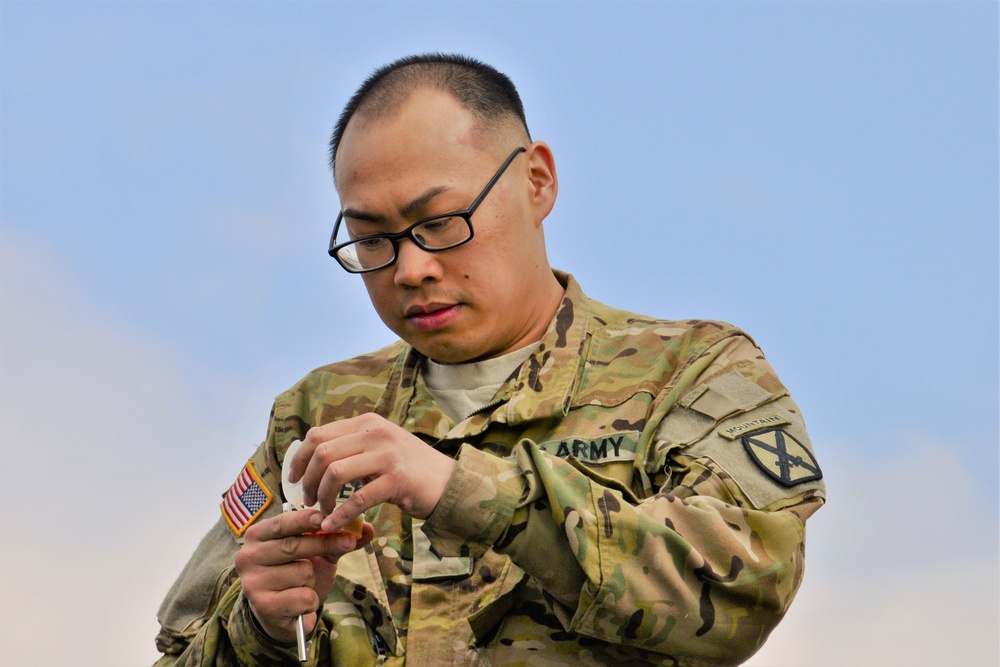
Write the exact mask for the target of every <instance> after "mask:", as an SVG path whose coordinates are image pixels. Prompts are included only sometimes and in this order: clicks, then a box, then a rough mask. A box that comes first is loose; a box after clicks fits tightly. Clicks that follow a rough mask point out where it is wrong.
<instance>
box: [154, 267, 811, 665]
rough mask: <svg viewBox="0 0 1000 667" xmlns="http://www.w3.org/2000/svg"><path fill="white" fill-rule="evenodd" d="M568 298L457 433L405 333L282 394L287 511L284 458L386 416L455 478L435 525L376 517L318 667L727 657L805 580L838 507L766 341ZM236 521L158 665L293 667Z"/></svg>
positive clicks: (199, 554)
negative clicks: (807, 562) (450, 466)
mask: <svg viewBox="0 0 1000 667" xmlns="http://www.w3.org/2000/svg"><path fill="white" fill-rule="evenodd" d="M559 278H560V280H561V281H562V282H563V283H564V284H565V285H566V287H567V289H566V296H565V298H564V300H563V303H562V305H561V306H560V309H559V310H558V312H557V314H556V317H555V319H554V320H553V322H552V323H551V325H550V327H549V329H548V331H547V332H546V334H545V335H544V337H543V338H542V340H541V344H540V346H539V348H538V350H537V351H536V352H535V353H533V355H532V356H531V357H530V358H529V359H528V360H527V361H526V362H525V363H524V364H522V365H521V367H520V368H519V369H518V370H517V371H516V372H515V373H514V374H512V376H511V377H510V378H509V379H508V380H507V382H506V383H505V384H504V385H503V386H502V387H501V388H500V390H499V391H498V393H497V394H496V397H495V398H494V400H493V401H492V402H490V403H489V404H488V405H486V406H484V407H482V408H481V409H479V410H477V411H476V412H475V413H473V414H472V415H470V416H468V417H467V418H466V419H465V420H463V421H461V422H460V423H454V422H453V421H451V420H450V419H449V418H448V417H446V416H445V415H444V414H443V413H442V412H441V411H440V410H439V409H438V408H437V406H436V405H435V403H434V399H433V398H432V396H431V394H430V393H429V391H428V389H427V387H426V386H425V385H424V383H423V381H422V378H421V375H420V372H419V371H420V367H421V364H422V361H423V359H422V357H421V355H420V354H419V353H417V352H416V351H414V350H413V349H412V348H410V347H409V346H408V345H406V344H404V343H402V342H399V343H396V344H393V345H390V346H388V347H386V348H384V349H382V350H379V351H378V352H375V353H372V354H369V355H365V356H362V357H358V358H355V359H352V360H349V361H345V362H342V363H338V364H334V365H331V366H326V367H323V368H320V369H318V370H316V371H314V372H313V373H311V374H309V375H308V376H306V378H305V379H303V380H302V381H301V382H300V383H299V384H297V385H296V386H295V387H293V388H292V389H291V390H289V391H288V392H286V393H284V394H282V395H281V396H279V397H278V399H277V401H276V402H275V405H274V410H273V414H272V420H271V425H270V429H269V433H268V437H267V440H266V441H265V442H264V443H263V444H262V445H261V447H260V448H259V449H258V450H257V452H256V454H255V455H254V458H253V461H254V462H255V464H256V469H257V470H258V471H259V472H260V476H261V479H262V482H263V484H264V485H266V486H268V487H269V488H270V489H271V490H274V493H275V495H276V502H275V503H273V505H272V507H270V508H268V510H267V511H266V512H264V515H265V516H266V515H269V514H272V513H275V512H277V511H278V510H277V507H278V506H279V502H278V501H277V498H278V497H280V484H279V483H278V482H277V480H278V479H279V478H280V465H281V461H282V460H283V459H284V453H285V451H286V450H287V448H288V446H289V444H290V443H291V442H292V441H294V440H296V439H301V438H303V437H304V435H305V433H306V431H307V430H308V429H309V428H310V427H311V426H313V425H318V424H323V423H326V422H329V421H331V420H335V419H341V418H346V417H351V416H355V415H358V414H361V413H364V412H375V413H378V414H380V415H382V416H383V417H385V418H387V419H388V420H390V421H392V422H394V423H396V424H400V425H402V426H404V427H405V428H406V429H407V430H409V431H410V432H412V433H415V434H416V435H418V436H419V437H420V438H422V439H423V440H424V441H425V442H426V443H427V445H428V446H429V447H435V448H437V449H438V450H440V451H443V452H446V453H448V454H450V455H453V456H455V457H456V458H457V460H458V463H459V465H458V469H457V471H456V473H455V474H454V476H453V477H452V479H451V481H450V484H449V486H448V488H447V490H446V492H445V495H444V497H443V498H442V499H441V501H440V503H439V505H438V506H437V507H436V508H435V510H434V512H433V513H432V514H431V516H430V517H429V518H428V519H427V520H426V521H424V522H420V521H417V520H413V519H411V518H410V517H408V516H406V515H404V514H402V512H401V511H400V510H399V509H398V508H397V507H395V506H393V505H387V504H386V505H381V506H378V507H375V508H372V509H371V510H369V511H368V513H367V519H368V520H369V521H370V522H371V523H372V524H374V527H375V534H376V537H375V540H374V541H373V543H372V544H370V545H369V546H368V547H367V548H365V549H364V550H359V551H356V552H352V553H351V554H349V555H347V556H345V557H343V558H342V559H341V560H340V562H339V564H338V568H337V585H336V587H335V589H334V591H333V593H332V594H331V595H330V597H329V598H328V599H327V601H326V603H325V605H324V607H323V609H322V620H321V622H320V623H318V624H317V627H316V629H315V630H314V632H313V635H312V637H311V641H310V649H309V651H310V652H309V661H308V662H307V663H306V664H308V665H350V666H355V665H402V664H410V665H452V664H455V665H466V664H481V665H611V664H623V665H635V664H657V665H731V664H738V663H740V662H742V661H743V660H745V659H746V658H748V657H749V656H750V655H751V654H753V653H754V652H755V651H756V650H757V649H758V648H759V647H760V646H761V644H762V643H763V642H764V640H765V639H766V638H767V636H768V634H769V633H770V632H771V630H772V629H773V628H774V626H775V625H776V624H777V623H778V621H779V620H780V619H781V617H782V615H783V614H784V613H785V610H786V609H787V608H788V605H789V604H790V603H791V601H792V598H793V596H794V595H795V591H796V589H797V588H798V586H799V583H800V582H801V580H802V573H803V560H804V539H805V528H804V524H805V520H806V518H808V517H809V516H810V515H811V514H812V513H813V512H815V511H816V510H817V509H818V508H819V507H820V505H821V504H822V503H823V501H824V497H825V496H824V487H823V482H822V480H821V473H820V471H819V467H818V465H817V464H816V460H815V458H814V457H813V454H812V452H811V448H810V445H809V439H808V436H807V435H806V432H805V428H804V425H803V421H802V418H801V414H800V412H799V409H798V407H797V406H796V404H795V403H794V402H793V401H792V399H791V398H790V397H789V395H788V392H787V390H786V389H785V388H784V386H782V384H781V383H780V382H779V381H778V378H777V377H776V376H775V374H774V372H773V370H772V369H771V367H770V365H769V364H768V363H767V362H766V361H765V360H764V357H763V356H762V355H761V353H760V351H759V350H758V349H757V348H756V347H755V345H754V344H753V342H752V341H751V340H750V339H749V338H748V337H747V336H745V335H744V334H743V333H742V332H740V331H739V330H737V329H735V328H733V327H731V326H729V325H727V324H723V323H719V322H708V321H679V322H671V321H662V320H654V319H650V318H646V317H642V316H639V315H635V314H632V313H627V312H624V311H620V310H615V309H612V308H609V307H608V306H605V305H602V304H600V303H597V302H595V301H592V300H590V299H588V298H586V297H585V296H584V295H583V293H582V292H581V291H580V289H579V287H578V286H577V284H576V283H575V282H574V281H573V279H572V278H571V277H569V276H566V275H564V274H559ZM238 546H239V540H238V539H237V538H235V537H234V535H233V533H232V532H231V531H230V528H229V527H227V525H226V524H225V523H223V522H220V524H219V525H217V526H216V527H215V528H214V529H213V530H212V531H211V532H210V533H209V534H208V535H207V536H206V537H205V539H204V540H203V541H202V543H201V545H200V546H199V547H198V551H196V553H195V555H194V556H193V557H192V559H191V562H190V563H189V564H188V566H187V568H186V569H185V571H184V572H183V573H182V575H181V577H180V578H179V579H178V581H177V583H175V584H174V587H173V589H172V590H171V591H170V593H169V594H168V596H167V599H166V600H165V601H164V604H163V606H162V607H161V610H160V614H159V618H160V622H161V625H162V628H163V629H162V631H161V633H160V635H159V637H158V638H157V645H158V647H159V649H160V651H161V652H163V653H164V654H165V655H164V657H163V658H162V659H161V660H160V662H158V663H157V665H204V666H209V665H278V664H288V665H295V664H298V661H297V658H296V657H295V650H294V647H289V646H286V645H281V644H277V643H275V642H274V641H273V640H270V639H269V638H268V637H267V636H266V635H264V634H263V632H262V631H261V630H260V629H259V626H258V625H257V623H256V621H255V619H254V618H253V616H252V614H251V613H250V612H249V606H248V604H247V603H246V602H245V600H244V598H243V596H242V595H241V591H240V584H239V579H238V577H237V576H236V574H235V572H234V570H233V565H232V560H233V554H234V553H235V551H236V550H237V549H238Z"/></svg>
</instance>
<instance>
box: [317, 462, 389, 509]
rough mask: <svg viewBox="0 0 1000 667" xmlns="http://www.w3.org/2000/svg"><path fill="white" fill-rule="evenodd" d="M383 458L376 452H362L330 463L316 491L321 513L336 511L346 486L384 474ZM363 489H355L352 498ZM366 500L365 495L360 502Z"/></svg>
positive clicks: (365, 507) (365, 506)
mask: <svg viewBox="0 0 1000 667" xmlns="http://www.w3.org/2000/svg"><path fill="white" fill-rule="evenodd" d="M381 458H382V457H381V456H379V455H378V454H377V453H376V452H361V453H360V454H355V455H353V456H349V457H347V458H344V459H340V460H338V461H334V462H332V463H330V464H329V465H328V466H327V467H326V471H325V472H324V474H323V477H322V479H321V480H320V483H319V488H318V489H317V490H316V497H317V498H318V499H319V509H320V511H321V512H322V513H323V514H324V515H327V514H330V513H332V512H333V511H334V510H335V509H336V507H337V504H338V500H339V498H340V493H341V490H342V489H343V487H344V486H345V485H346V484H348V483H351V482H353V481H355V480H370V479H374V478H377V477H379V476H380V475H381V474H382V466H381V463H380V461H381ZM367 483H368V482H367V481H366V484H367ZM363 488H364V486H361V487H359V488H357V489H355V490H354V491H353V493H351V496H353V495H354V494H355V493H357V492H358V491H360V490H361V489H363ZM369 495H370V494H369ZM348 498H350V496H348ZM364 498H365V496H364V495H363V496H362V497H361V498H359V499H358V500H363V499H364ZM384 500H386V499H385V498H382V499H381V500H379V501H377V502H373V503H372V504H371V505H364V506H363V507H362V508H361V509H360V510H359V512H358V513H360V512H363V511H364V510H366V509H368V508H369V507H372V506H373V505H377V504H378V502H382V501H384ZM345 502H346V501H345Z"/></svg>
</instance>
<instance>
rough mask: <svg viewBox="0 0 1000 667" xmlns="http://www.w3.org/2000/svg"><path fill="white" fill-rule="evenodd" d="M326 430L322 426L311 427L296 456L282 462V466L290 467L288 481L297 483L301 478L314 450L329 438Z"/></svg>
mask: <svg viewBox="0 0 1000 667" xmlns="http://www.w3.org/2000/svg"><path fill="white" fill-rule="evenodd" d="M325 430H326V429H324V428H323V427H321V426H320V427H313V428H311V429H309V430H308V431H307V432H306V437H304V438H303V439H302V444H301V445H300V446H299V449H298V451H297V452H295V456H293V457H292V458H291V459H289V460H286V461H285V462H284V463H282V466H287V467H288V481H290V482H292V483H295V482H298V481H299V479H301V477H302V473H304V472H305V470H306V467H307V466H308V465H309V461H310V460H311V459H312V456H313V452H315V451H316V446H317V445H319V444H320V443H322V442H324V441H325V440H327V437H326V436H325V435H324V433H325Z"/></svg>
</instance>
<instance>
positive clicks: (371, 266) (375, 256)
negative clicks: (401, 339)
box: [330, 146, 527, 273]
mask: <svg viewBox="0 0 1000 667" xmlns="http://www.w3.org/2000/svg"><path fill="white" fill-rule="evenodd" d="M526 150H527V149H526V148H525V147H524V146H518V147H517V149H515V150H514V152H513V153H511V154H510V156H509V157H508V158H507V160H506V161H504V163H503V165H501V167H500V169H499V170H498V171H497V173H496V174H494V175H493V178H491V179H490V182H489V183H487V184H486V187H485V188H483V191H482V192H481V193H480V194H479V196H478V197H476V200H475V201H474V202H472V205H471V206H469V208H467V209H466V210H464V211H454V212H452V213H443V214H441V215H435V216H434V217H432V218H425V219H424V220H420V221H419V222H416V223H414V224H412V225H410V226H409V227H407V228H406V229H404V230H403V231H401V232H399V233H397V234H372V235H371V236H362V237H361V238H357V239H354V240H352V241H348V242H347V243H341V244H340V245H337V232H338V231H339V230H340V223H341V222H343V220H344V213H343V211H341V212H340V213H339V214H338V215H337V223H336V224H335V225H334V226H333V235H332V236H331V237H330V256H331V257H333V258H334V259H335V260H337V261H338V262H339V263H340V265H341V266H342V267H344V269H345V270H346V271H348V272H350V273H368V272H369V271H378V270H379V269H384V268H385V267H387V266H390V265H392V264H393V263H395V261H396V258H397V257H398V256H399V242H400V240H402V239H404V238H408V239H410V240H411V241H413V242H414V243H416V244H417V247H418V248H420V249H422V250H426V251H427V252H440V251H441V250H450V249H451V248H457V247H458V246H460V245H462V244H463V243H468V242H469V241H471V240H472V235H473V231H472V214H473V213H475V212H476V209H477V208H478V207H479V205H480V204H482V203H483V200H484V199H486V195H488V194H489V193H490V190H492V189H493V186H494V185H496V182H497V181H499V180H500V177H501V176H503V173H504V172H505V171H506V170H507V167H509V166H510V163H511V162H513V161H514V158H516V157H517V155H518V153H523V152H524V151H526Z"/></svg>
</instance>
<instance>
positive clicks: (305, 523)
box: [246, 510, 322, 542]
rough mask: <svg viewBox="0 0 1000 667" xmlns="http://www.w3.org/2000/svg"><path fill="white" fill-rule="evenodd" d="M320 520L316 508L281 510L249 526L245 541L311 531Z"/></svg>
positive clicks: (270, 538) (265, 539) (266, 539)
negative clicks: (299, 510)
mask: <svg viewBox="0 0 1000 667" xmlns="http://www.w3.org/2000/svg"><path fill="white" fill-rule="evenodd" d="M320 521H322V515H321V514H320V513H319V512H317V511H316V510H303V511H301V512H282V513H281V514H278V515H277V516H273V517H271V518H269V519H265V520H263V521H259V522H257V523H255V524H254V525H252V526H250V527H249V528H248V529H247V532H246V541H247V542H268V541H271V540H280V539H282V538H285V537H291V536H293V535H301V534H303V533H309V532H313V531H315V530H316V529H317V528H318V527H319V523H320Z"/></svg>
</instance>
